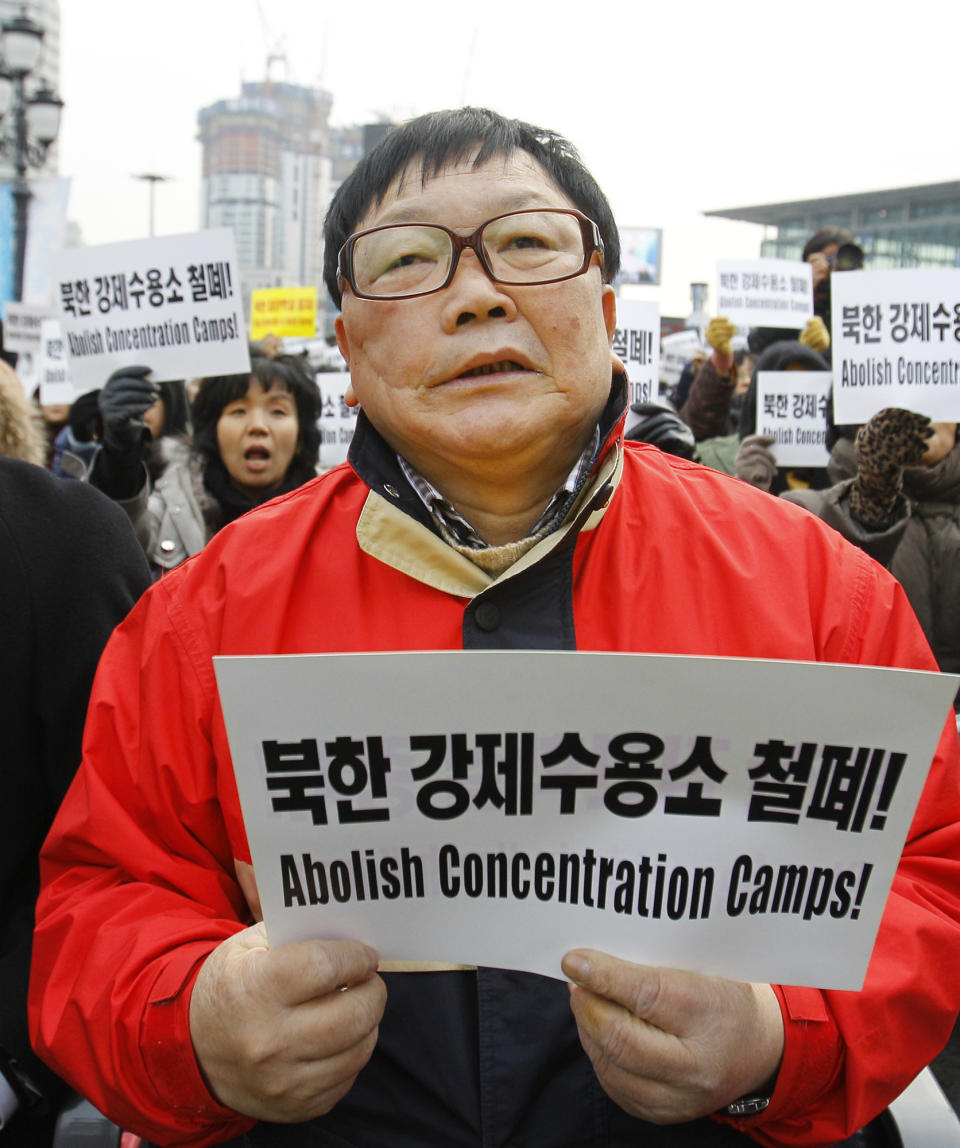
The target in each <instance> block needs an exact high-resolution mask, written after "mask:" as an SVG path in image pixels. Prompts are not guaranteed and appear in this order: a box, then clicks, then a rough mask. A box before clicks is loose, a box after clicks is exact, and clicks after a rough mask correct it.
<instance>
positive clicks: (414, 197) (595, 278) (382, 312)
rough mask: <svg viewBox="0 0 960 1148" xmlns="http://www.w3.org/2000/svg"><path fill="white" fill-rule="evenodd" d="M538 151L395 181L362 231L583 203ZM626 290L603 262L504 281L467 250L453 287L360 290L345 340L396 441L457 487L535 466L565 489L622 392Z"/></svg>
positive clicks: (461, 224)
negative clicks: (619, 340) (395, 294)
mask: <svg viewBox="0 0 960 1148" xmlns="http://www.w3.org/2000/svg"><path fill="white" fill-rule="evenodd" d="M574 206H575V205H574V204H573V203H572V202H571V201H570V200H569V199H568V198H567V197H566V196H565V195H564V194H563V193H562V192H561V191H560V190H559V189H558V188H557V187H556V186H555V184H554V183H553V181H552V180H551V179H550V178H549V176H548V175H547V174H546V172H545V171H544V170H543V168H541V167H540V165H539V164H538V163H536V161H535V160H534V159H533V158H532V157H530V156H529V155H527V154H526V153H525V152H522V151H518V152H515V153H514V154H513V155H512V156H510V157H509V158H507V159H502V158H501V159H495V160H491V161H489V162H487V163H485V164H483V165H482V166H480V167H478V168H476V169H475V170H474V169H472V168H471V165H470V163H469V162H467V163H463V164H459V165H457V166H454V167H448V168H446V169H444V170H443V171H441V172H440V173H439V174H438V175H437V176H436V177H434V178H431V179H429V180H428V181H427V183H426V185H425V186H421V178H420V171H419V169H416V170H410V171H408V172H407V173H406V175H405V178H404V179H403V181H402V182H401V180H399V179H397V180H395V181H394V183H393V185H392V187H391V188H390V190H389V191H388V193H387V195H386V196H385V197H384V200H383V202H382V203H380V204H379V205H377V206H375V207H373V208H371V209H370V211H368V213H367V214H366V216H365V217H364V218H363V219H362V220H361V221H360V223H359V224H358V225H357V228H356V230H358V231H359V230H361V229H363V228H366V227H376V226H379V225H380V224H385V223H413V222H418V223H440V224H444V225H445V226H447V227H449V228H451V229H452V230H453V231H456V232H458V233H460V234H470V233H471V232H472V231H474V230H475V229H476V228H477V227H478V226H479V225H480V224H481V223H483V222H484V221H485V220H487V219H490V218H492V217H493V216H496V215H500V214H501V213H503V212H507V211H521V210H524V209H531V208H539V207H574ZM615 323H616V319H615V302H614V294H613V289H612V288H611V287H609V286H606V285H604V284H603V283H602V280H601V275H600V267H599V260H598V259H597V257H596V256H594V259H593V262H592V264H591V266H590V268H589V269H588V270H587V271H586V272H585V273H584V274H583V275H580V276H578V277H576V278H574V279H568V280H566V281H565V282H562V283H551V284H546V285H540V286H523V287H507V286H502V285H500V284H497V283H494V282H493V281H492V280H491V279H490V278H489V277H488V276H487V274H486V272H485V271H484V270H483V268H482V267H481V265H480V263H479V260H478V259H477V257H476V254H475V253H474V252H473V251H470V250H466V251H464V252H463V254H462V255H461V258H460V263H459V265H458V267H457V272H456V275H455V276H454V279H453V282H452V283H451V284H450V285H449V286H448V287H445V288H444V289H443V290H441V291H437V292H434V294H432V295H425V296H421V297H420V298H417V299H398V300H390V299H378V300H366V299H358V298H356V297H355V296H354V295H353V294H352V293H351V291H350V289H349V287H347V288H345V290H344V296H343V312H342V315H341V317H340V318H339V319H338V320H337V325H336V329H337V341H338V343H339V346H340V350H341V352H342V353H343V356H344V358H345V359H346V361H347V363H348V364H349V367H350V374H351V383H350V388H349V390H348V394H347V401H348V402H359V403H360V404H361V405H362V406H363V409H364V410H365V412H366V413H367V416H368V417H369V418H370V420H371V421H372V422H373V424H374V426H376V428H377V429H378V430H379V431H380V433H381V434H382V435H383V436H384V438H385V439H386V440H387V442H388V443H390V445H391V446H392V447H393V448H394V449H395V450H397V451H399V452H400V454H402V455H403V456H404V458H406V459H408V460H409V461H410V462H411V463H412V464H413V465H414V466H415V467H416V468H417V469H418V470H420V471H421V472H422V473H423V474H425V475H426V476H427V477H428V478H429V479H431V481H433V482H434V483H435V484H436V485H437V486H438V487H439V488H440V489H441V490H444V492H445V493H449V490H448V489H445V485H446V484H449V483H450V482H451V481H453V482H454V483H455V484H456V483H459V482H460V481H461V480H462V479H463V478H464V477H466V478H467V479H468V480H469V478H470V477H481V476H485V477H487V478H489V477H490V476H492V475H496V476H498V477H499V478H500V479H501V480H502V481H504V482H509V481H511V480H512V476H513V475H519V474H522V473H528V472H529V471H530V468H532V467H540V468H545V469H546V470H547V471H548V472H549V474H550V475H551V476H552V475H553V474H554V473H557V474H559V475H560V477H559V479H558V481H557V485H558V486H559V485H560V483H561V482H562V481H563V479H564V478H565V477H566V474H567V473H568V472H569V470H570V468H571V467H572V466H573V463H574V462H575V461H576V459H577V457H578V456H579V454H580V453H581V451H582V450H583V448H584V446H585V445H586V443H587V441H588V440H589V438H590V436H591V435H592V433H593V428H594V426H595V425H596V422H597V419H598V417H599V415H600V412H601V411H602V409H603V406H604V404H605V402H606V399H607V396H608V394H609V391H610V377H611V367H612V365H613V362H614V360H613V357H612V353H611V350H610V340H611V338H612V336H613V331H614V327H615Z"/></svg>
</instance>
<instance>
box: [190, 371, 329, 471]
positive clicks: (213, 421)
mask: <svg viewBox="0 0 960 1148" xmlns="http://www.w3.org/2000/svg"><path fill="white" fill-rule="evenodd" d="M251 375H253V376H254V377H255V378H257V379H258V380H259V381H260V385H261V386H262V387H263V389H264V390H265V391H270V390H273V388H274V387H278V388H279V389H280V390H282V391H287V392H289V393H290V394H291V395H293V398H294V401H295V402H296V404H297V422H298V424H299V436H300V437H299V441H298V446H297V453H296V455H295V457H294V459H293V462H292V463H291V464H290V471H291V472H293V471H295V472H296V473H297V474H300V473H301V472H302V475H303V477H301V478H300V481H301V482H305V481H306V479H307V478H312V477H313V475H314V474H315V472H316V465H317V458H318V457H319V454H320V440H321V437H322V435H321V431H320V428H319V426H318V425H317V420H318V419H319V418H320V411H321V401H320V391H319V389H318V388H317V384H316V380H315V379H314V378H313V376H312V374H311V373H310V371H309V369H308V368H307V366H306V365H305V363H304V360H303V359H302V358H301V357H300V356H299V355H277V356H276V357H275V358H272V359H268V358H266V357H264V356H260V355H254V356H252V357H251V359H250V372H249V373H245V374H241V375H211V376H210V377H208V378H205V379H203V380H202V382H201V383H200V387H199V389H198V390H197V395H196V398H195V399H194V400H193V406H192V407H191V414H192V416H193V451H194V454H197V455H199V456H200V458H202V459H203V460H204V462H206V463H208V464H209V463H211V462H219V460H220V448H219V446H218V445H217V423H218V422H219V421H220V415H221V414H222V413H223V410H224V408H225V407H226V406H228V405H229V404H230V403H232V402H235V401H236V400H237V399H242V398H243V396H244V395H245V394H246V393H247V391H248V390H249V389H250V376H251Z"/></svg>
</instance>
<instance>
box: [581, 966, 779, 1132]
mask: <svg viewBox="0 0 960 1148" xmlns="http://www.w3.org/2000/svg"><path fill="white" fill-rule="evenodd" d="M563 970H564V972H565V973H566V975H567V976H568V977H570V979H571V980H573V981H574V982H575V985H571V988H570V1005H571V1008H572V1009H573V1015H574V1017H575V1018H576V1021H577V1028H578V1029H579V1032H580V1042H581V1044H582V1045H583V1048H584V1051H585V1052H586V1053H587V1055H588V1056H589V1057H590V1060H591V1062H592V1063H593V1067H594V1071H595V1072H596V1074H597V1078H598V1080H599V1081H600V1084H601V1086H602V1087H603V1089H604V1091H605V1092H606V1093H607V1095H608V1096H609V1097H610V1099H611V1100H613V1101H614V1103H616V1104H618V1105H619V1106H620V1107H621V1108H622V1109H624V1111H625V1112H629V1113H630V1114H631V1115H633V1116H639V1117H640V1118H641V1119H643V1120H649V1121H651V1122H652V1123H654V1124H678V1123H680V1122H682V1121H686V1120H695V1119H696V1118H697V1117H700V1116H706V1115H708V1114H709V1113H711V1112H716V1111H717V1110H718V1109H720V1108H722V1107H723V1106H724V1105H726V1104H729V1103H730V1102H731V1101H732V1100H736V1099H737V1098H738V1097H740V1096H743V1095H744V1094H746V1093H748V1092H752V1091H755V1090H757V1089H760V1088H762V1087H763V1086H764V1085H767V1084H768V1083H769V1081H770V1080H771V1079H772V1078H773V1077H774V1075H775V1074H776V1072H777V1069H778V1068H779V1065H780V1059H781V1057H782V1055H783V1020H782V1018H781V1015H780V1005H779V1002H778V1001H777V998H776V995H775V994H774V992H773V989H772V988H771V987H770V986H769V985H756V984H744V983H741V982H739V981H728V980H722V979H721V978H719V977H705V976H699V975H698V974H696V973H685V972H680V971H678V970H676V969H656V968H650V967H647V966H644V965H633V964H630V963H629V962H627V961H620V960H617V959H616V958H615V957H610V956H607V955H606V954H605V953H599V952H597V951H595V950H593V949H576V950H574V951H573V952H572V953H567V955H566V956H565V957H564V959H563Z"/></svg>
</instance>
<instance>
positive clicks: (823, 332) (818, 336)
mask: <svg viewBox="0 0 960 1148" xmlns="http://www.w3.org/2000/svg"><path fill="white" fill-rule="evenodd" d="M800 342H801V343H803V345H804V346H805V347H809V348H810V350H811V351H818V352H819V353H820V354H821V355H822V354H823V352H824V351H825V350H826V349H827V348H828V347H829V346H830V332H829V331H828V330H827V325H826V323H824V321H823V320H822V319H821V318H820V316H819V315H814V317H813V318H812V319H810V320H808V321H807V325H806V327H804V329H803V330H802V331H801V332H800Z"/></svg>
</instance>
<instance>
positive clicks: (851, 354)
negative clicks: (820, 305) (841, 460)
mask: <svg viewBox="0 0 960 1148" xmlns="http://www.w3.org/2000/svg"><path fill="white" fill-rule="evenodd" d="M830 294H831V305H832V332H831V336H832V339H833V374H834V392H833V410H834V416H835V418H836V420H837V422H838V423H865V422H867V420H868V419H870V417H871V416H872V415H875V414H876V413H877V411H880V410H883V408H884V407H902V408H904V409H905V410H908V411H916V412H917V413H918V414H923V415H928V416H929V417H930V418H932V419H935V420H936V421H938V422H957V421H960V270H956V271H952V270H946V269H931V270H914V269H912V268H911V269H900V270H895V271H842V272H834V273H833V274H832V275H831V277H830Z"/></svg>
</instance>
